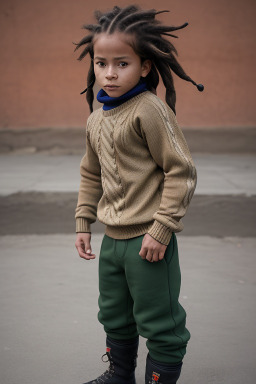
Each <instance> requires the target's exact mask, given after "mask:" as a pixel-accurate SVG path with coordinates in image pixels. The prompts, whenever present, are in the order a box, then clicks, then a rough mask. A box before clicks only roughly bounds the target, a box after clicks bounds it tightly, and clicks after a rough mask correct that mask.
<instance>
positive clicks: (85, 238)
mask: <svg viewBox="0 0 256 384" xmlns="http://www.w3.org/2000/svg"><path fill="white" fill-rule="evenodd" d="M75 246H76V249H77V252H78V254H79V256H80V257H81V258H82V259H86V260H91V259H95V257H96V256H95V254H94V253H92V248H91V234H90V233H81V232H79V233H78V234H77V236H76V242H75Z"/></svg>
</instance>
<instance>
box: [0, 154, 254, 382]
mask: <svg viewBox="0 0 256 384" xmlns="http://www.w3.org/2000/svg"><path fill="white" fill-rule="evenodd" d="M193 158H194V160H195V163H196V167H197V171H198V186H197V189H196V193H195V197H194V200H193V201H195V202H196V204H195V205H196V207H197V212H194V213H193V211H192V207H193V201H192V204H191V205H192V207H191V212H192V216H191V221H190V222H188V223H187V224H186V225H187V226H188V227H192V226H193V223H194V226H195V230H194V232H193V233H192V235H190V234H188V235H186V236H184V232H185V230H184V232H181V233H180V234H178V235H177V237H178V244H179V253H180V263H181V269H182V290H181V295H180V299H181V303H182V305H183V306H184V307H185V309H186V311H187V314H188V323H187V325H188V328H189V330H190V331H191V334H192V338H191V341H190V343H189V347H188V353H187V356H186V358H185V360H184V368H183V372H182V376H181V379H180V384H254V383H255V382H256V366H255V355H256V343H255V342H256V332H255V315H256V313H255V312H256V311H255V293H256V280H255V275H256V274H255V266H256V262H255V248H256V236H254V235H251V233H255V232H250V228H249V227H250V226H252V225H253V224H254V223H255V219H254V216H255V210H254V206H253V205H252V203H253V202H254V201H255V195H256V193H255V191H256V177H255V176H256V175H255V173H256V172H255V168H256V167H255V160H256V156H253V155H245V154H239V155H238V154H232V155H231V154H222V155H220V154H219V155H213V154H212V155H209V154H194V155H193ZM80 159H81V156H71V155H70V156H68V155H66V156H49V155H47V154H42V153H41V154H35V155H17V154H15V155H13V154H6V155H0V175H1V182H0V203H1V202H2V203H3V204H4V203H5V202H6V201H7V200H8V201H9V202H10V204H12V205H13V206H14V210H13V214H12V215H13V216H12V220H15V219H16V220H17V218H18V221H19V222H20V229H19V230H18V231H16V232H14V233H13V231H12V226H11V225H10V227H8V230H7V231H6V232H4V233H5V235H4V236H0V263H1V268H0V308H1V317H0V383H1V384H32V383H33V384H34V383H36V384H45V383H47V384H60V383H61V384H71V383H74V384H81V383H83V382H84V381H86V380H89V379H92V378H94V377H96V375H98V374H100V373H102V371H103V369H105V365H104V364H103V363H102V362H101V360H100V357H101V356H102V354H103V353H104V332H103V330H102V327H101V325H100V324H99V323H98V321H97V310H98V309H97V296H98V288H97V283H98V280H97V266H98V259H96V260H95V261H90V262H86V261H84V260H81V259H80V258H79V257H78V255H77V253H76V250H75V247H74V242H75V235H74V234H73V233H72V230H68V231H66V233H65V234H64V231H63V228H64V227H63V226H59V227H58V228H59V233H57V232H56V230H52V227H51V223H48V227H49V228H50V229H49V231H48V232H46V233H44V234H43V233H41V232H37V230H36V231H34V229H33V228H31V227H29V231H28V234H25V233H26V232H25V233H24V232H22V226H23V227H26V225H27V224H28V223H27V222H26V219H25V217H26V216H29V215H30V214H32V213H31V212H30V211H33V210H36V206H40V204H41V203H42V209H41V211H38V213H39V214H40V215H41V216H43V211H47V210H54V206H57V208H58V209H57V211H63V212H64V214H63V216H61V220H62V221H64V220H65V215H67V211H65V204H63V203H61V204H60V203H59V201H60V200H59V199H60V197H61V196H68V195H69V194H71V195H72V196H73V195H76V193H77V190H78V187H79V178H80V177H79V162H80ZM212 199H214V202H215V203H216V201H218V202H219V206H220V207H221V210H222V211H224V213H225V214H226V215H228V216H231V217H232V218H231V220H230V221H229V223H228V225H227V227H226V229H225V228H224V229H223V228H222V233H221V236H219V234H218V232H211V221H212V220H213V219H212V218H213V216H214V205H213V209H212V211H211V215H212V216H207V217H205V215H206V211H205V209H206V208H207V206H208V205H209V204H211V201H212ZM46 200H47V201H46ZM15 201H16V202H17V204H16V205H15V204H14V203H15ZM230 201H231V202H232V201H233V205H231V206H230V211H227V210H226V207H227V205H228V204H229V202H230ZM241 201H242V202H243V204H242V205H241V204H240V205H239V202H241ZM32 202H34V205H33V204H32ZM63 202H65V200H63ZM2 203H1V204H2ZM1 204H0V212H1V215H0V216H1V217H2V218H3V220H2V221H1V226H4V225H5V224H4V223H5V222H7V221H8V220H7V219H8V213H9V212H10V211H11V205H9V206H8V209H9V210H5V209H4V208H5V207H4V205H1ZM219 206H218V207H219ZM246 206H248V207H249V208H248V211H246ZM21 207H22V209H24V210H23V211H22V209H21ZM239 207H240V208H239ZM19 208H20V209H19ZM72 209H73V208H72ZM231 209H233V211H234V213H233V216H232V212H231ZM243 210H244V211H245V212H246V215H245V216H244V219H243V220H244V221H243V228H245V229H244V232H239V231H240V229H239V230H237V231H234V232H231V233H235V234H236V235H235V236H233V235H232V236H230V232H228V227H235V226H236V224H237V221H238V220H239V219H240V215H241V213H242V211H243ZM19 211H20V212H22V213H19ZM215 211H216V209H215ZM249 211H251V212H249ZM71 212H72V215H73V211H72V210H70V213H69V214H71ZM45 217H46V218H48V221H49V219H50V216H49V213H48V216H45ZM216 217H217V218H218V220H219V217H220V216H216ZM37 218H38V220H37V221H38V224H37V225H38V227H37V228H39V227H40V225H41V226H42V225H43V223H42V222H41V223H40V218H39V217H38V216H37ZM253 219H254V221H253ZM72 220H73V216H72ZM202 220H204V223H205V225H204V226H205V232H204V233H203V234H204V236H199V235H198V234H201V232H200V231H198V224H197V223H198V222H199V221H202ZM218 220H216V225H218ZM221 220H223V221H224V216H221ZM208 222H209V223H208ZM248 223H249V224H248ZM10 224H12V223H10ZM58 225H59V223H58ZM13 226H14V223H13ZM219 226H221V223H220V222H219ZM35 227H36V226H35ZM255 227H256V226H255ZM185 228H186V227H185ZM29 233H31V234H29ZM36 233H41V234H36ZM216 233H217V234H216ZM246 233H247V235H246ZM102 236H103V235H102V234H101V233H96V232H95V233H94V234H93V236H92V246H93V250H94V252H95V253H96V255H98V254H99V249H100V244H101V240H102ZM146 354H147V350H146V347H145V340H143V339H141V344H140V354H139V362H138V368H137V384H143V383H144V381H143V376H144V363H145V358H146Z"/></svg>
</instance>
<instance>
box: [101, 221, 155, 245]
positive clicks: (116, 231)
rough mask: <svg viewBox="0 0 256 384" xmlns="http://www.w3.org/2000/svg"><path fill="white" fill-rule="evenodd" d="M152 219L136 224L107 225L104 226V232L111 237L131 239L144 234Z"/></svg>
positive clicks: (150, 225)
mask: <svg viewBox="0 0 256 384" xmlns="http://www.w3.org/2000/svg"><path fill="white" fill-rule="evenodd" d="M153 223H154V220H153V221H150V222H149V223H143V224H137V225H117V226H110V225H107V226H106V228H105V234H106V235H107V236H109V237H112V238H113V239H117V240H122V239H131V238H133V237H137V236H141V235H144V234H146V233H147V232H148V230H149V228H151V227H152V224H153Z"/></svg>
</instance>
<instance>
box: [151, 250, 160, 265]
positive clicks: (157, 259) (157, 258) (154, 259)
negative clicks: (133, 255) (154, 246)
mask: <svg viewBox="0 0 256 384" xmlns="http://www.w3.org/2000/svg"><path fill="white" fill-rule="evenodd" d="M152 261H155V262H157V261H159V253H158V251H155V252H154V253H153V256H152Z"/></svg>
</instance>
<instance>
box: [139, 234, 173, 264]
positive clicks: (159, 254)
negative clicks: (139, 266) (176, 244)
mask: <svg viewBox="0 0 256 384" xmlns="http://www.w3.org/2000/svg"><path fill="white" fill-rule="evenodd" d="M166 248H167V245H164V244H161V243H159V241H157V240H155V239H153V237H151V236H150V235H149V234H148V233H146V235H145V236H144V238H143V241H142V245H141V250H140V252H139V255H140V256H141V258H142V259H146V260H148V261H150V262H151V263H153V261H160V260H163V258H164V254H165V251H166Z"/></svg>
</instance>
